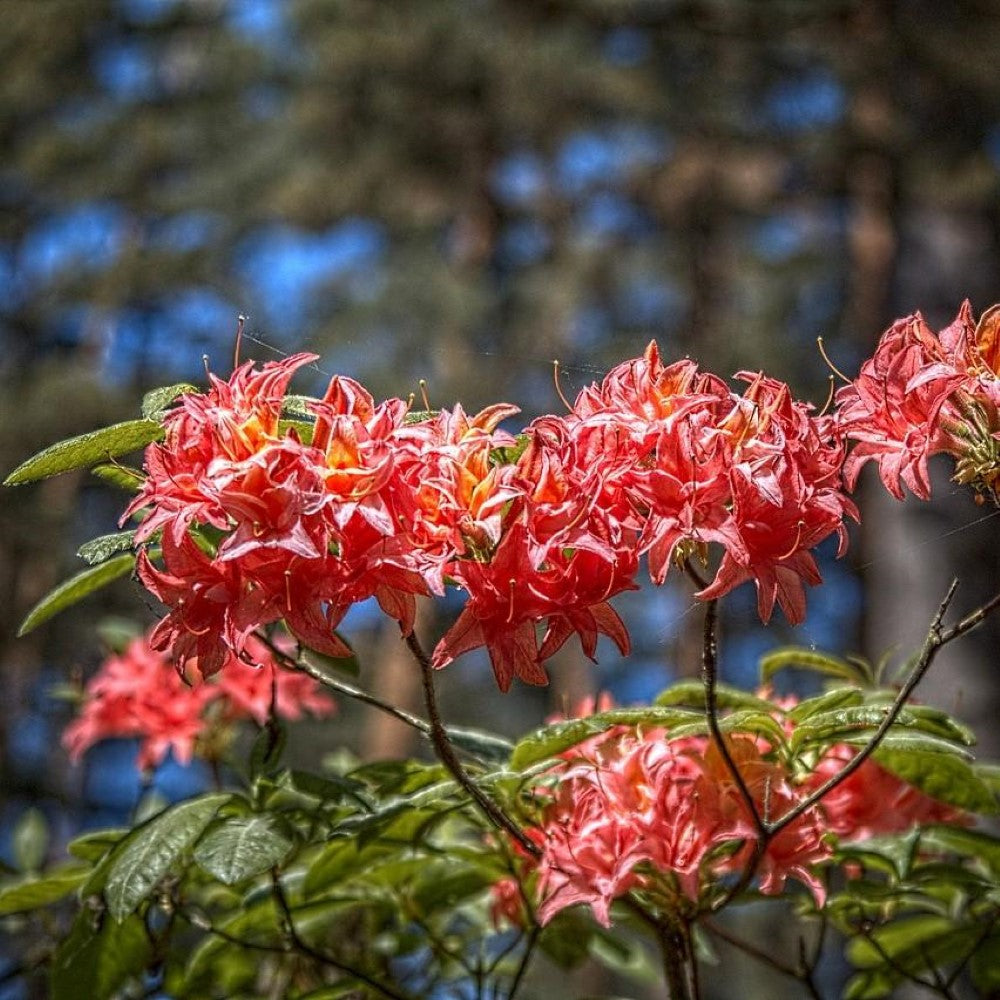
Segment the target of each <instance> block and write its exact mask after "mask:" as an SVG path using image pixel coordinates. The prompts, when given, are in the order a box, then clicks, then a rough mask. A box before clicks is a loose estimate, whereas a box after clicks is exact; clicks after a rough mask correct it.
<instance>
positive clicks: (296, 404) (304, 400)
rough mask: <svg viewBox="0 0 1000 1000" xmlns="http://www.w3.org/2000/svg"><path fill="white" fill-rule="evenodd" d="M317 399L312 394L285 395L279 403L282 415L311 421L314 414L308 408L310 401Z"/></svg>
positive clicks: (314, 416) (313, 401) (314, 417)
mask: <svg viewBox="0 0 1000 1000" xmlns="http://www.w3.org/2000/svg"><path fill="white" fill-rule="evenodd" d="M318 402H319V400H318V399H315V398H314V397H313V396H296V395H295V394H294V393H292V394H290V395H288V396H285V398H284V399H283V400H282V403H281V413H282V416H286V417H290V418H292V419H293V420H305V421H308V422H312V421H314V420H315V419H316V414H315V412H314V411H313V410H310V409H309V404H310V403H318Z"/></svg>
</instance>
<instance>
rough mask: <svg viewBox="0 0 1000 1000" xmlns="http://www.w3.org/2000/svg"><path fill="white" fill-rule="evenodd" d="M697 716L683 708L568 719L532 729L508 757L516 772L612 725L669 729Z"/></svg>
mask: <svg viewBox="0 0 1000 1000" xmlns="http://www.w3.org/2000/svg"><path fill="white" fill-rule="evenodd" d="M699 715H700V713H698V712H696V711H694V710H692V709H686V708H615V709H612V710H611V711H610V712H601V713H599V714H598V715H590V716H587V717H586V718H584V719H569V720H567V721H566V722H556V723H553V724H552V725H549V726H544V727H543V728H541V729H537V730H535V732H533V733H530V734H529V735H528V736H525V737H524V738H523V739H522V740H520V741H519V742H518V743H517V744H516V745H515V747H514V752H513V753H512V754H511V758H510V766H511V768H512V769H513V770H516V771H519V770H522V769H523V768H525V767H527V766H528V765H530V764H534V763H535V762H536V761H539V760H544V759H545V758H547V757H555V756H557V755H558V754H560V753H562V752H563V751H564V750H568V749H569V748H570V747H573V746H576V744H577V743H582V742H583V741H584V740H585V739H587V738H588V737H590V736H594V735H596V734H597V733H602V732H604V731H605V730H607V729H610V728H612V727H613V726H644V727H646V728H647V729H655V728H660V727H662V728H664V729H672V728H673V727H674V726H679V725H681V724H683V723H686V722H696V721H698V719H699Z"/></svg>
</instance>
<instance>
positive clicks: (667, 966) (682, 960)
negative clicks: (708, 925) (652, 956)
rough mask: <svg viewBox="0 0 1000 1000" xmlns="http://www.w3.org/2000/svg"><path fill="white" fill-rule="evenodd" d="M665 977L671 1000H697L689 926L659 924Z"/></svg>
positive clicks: (666, 922) (670, 923) (668, 922)
mask: <svg viewBox="0 0 1000 1000" xmlns="http://www.w3.org/2000/svg"><path fill="white" fill-rule="evenodd" d="M659 943H660V954H661V956H662V958H663V975H664V978H665V979H666V981H667V993H668V996H669V997H670V1000H697V992H696V989H695V985H694V977H693V972H692V967H693V958H692V954H691V928H690V926H689V925H688V924H686V923H684V924H674V923H673V922H670V921H666V920H665V921H663V922H661V923H660V924H659Z"/></svg>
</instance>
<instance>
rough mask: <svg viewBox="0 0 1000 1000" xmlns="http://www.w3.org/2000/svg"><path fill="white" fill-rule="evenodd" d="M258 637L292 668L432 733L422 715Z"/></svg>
mask: <svg viewBox="0 0 1000 1000" xmlns="http://www.w3.org/2000/svg"><path fill="white" fill-rule="evenodd" d="M257 637H258V638H259V639H261V640H262V641H263V642H264V644H265V645H266V646H267V648H268V649H270V650H271V652H272V653H273V654H274V655H275V656H276V657H278V658H279V659H280V660H281V661H282V662H283V663H284V664H285V666H287V667H289V668H290V669H292V670H300V671H302V673H304V674H308V675H309V676H310V677H312V679H313V680H315V681H319V683H320V684H322V685H323V686H324V687H328V688H330V690H331V691H336V692H338V693H339V694H342V695H346V696H347V697H348V698H353V699H354V700H355V701H360V702H362V703H363V704H365V705H370V706H371V707H372V708H377V709H378V710H379V711H380V712H385V713H386V714H387V715H391V716H392V717H393V718H394V719H398V720H399V721H400V722H403V723H405V724H406V725H408V726H411V727H412V728H413V729H416V730H417V731H418V732H420V733H422V734H423V735H424V736H430V735H431V726H430V723H429V722H427V721H426V720H424V719H421V718H420V716H418V715H413V714H412V713H411V712H407V711H404V710H403V709H402V708H396V706H395V705H390V704H389V703H388V702H387V701H382V700H381V699H380V698H377V697H376V696H375V695H373V694H371V693H369V692H368V691H365V690H363V689H362V688H358V687H355V686H354V685H353V684H348V683H347V682H346V681H341V680H337V679H336V678H335V677H331V676H330V675H329V674H328V673H326V672H325V671H322V670H320V669H319V668H318V667H314V666H313V665H312V664H311V663H309V662H308V661H307V660H305V659H296V658H295V657H294V656H289V654H288V653H286V652H285V651H284V650H282V649H280V648H279V647H278V646H276V645H275V644H274V643H273V642H272V641H271V640H270V639H269V638H268V637H267V636H265V635H261V634H260V633H257Z"/></svg>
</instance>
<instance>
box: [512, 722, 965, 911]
mask: <svg viewBox="0 0 1000 1000" xmlns="http://www.w3.org/2000/svg"><path fill="white" fill-rule="evenodd" d="M727 746H728V749H729V752H730V755H731V757H732V758H733V760H734V762H735V764H736V766H737V768H738V769H739V771H740V774H741V776H742V777H743V780H744V782H745V784H746V786H747V788H748V790H749V792H750V794H751V796H752V798H753V800H754V804H755V806H756V809H757V811H758V814H759V815H762V816H769V817H771V818H772V819H775V818H778V817H780V816H782V815H784V814H785V813H787V812H788V811H789V810H791V809H792V808H794V807H795V806H796V805H797V804H798V803H799V802H801V801H802V800H803V799H804V798H805V796H807V795H808V794H809V793H810V792H812V791H813V790H814V789H815V788H818V787H819V785H820V784H822V782H823V781H825V780H826V779H827V778H828V777H830V775H831V774H833V773H835V772H837V771H839V770H840V769H841V768H842V767H843V766H844V764H845V763H846V761H847V760H849V759H850V758H851V756H852V755H853V753H854V751H853V750H852V749H851V748H849V747H845V746H837V747H833V748H831V749H830V750H829V751H827V753H826V754H825V755H824V756H823V758H822V759H821V761H820V762H819V764H818V766H817V767H816V769H815V770H814V771H813V772H812V773H811V774H809V775H808V776H806V777H805V778H802V777H799V776H796V775H793V774H792V773H790V772H789V771H788V769H787V768H786V767H785V766H784V765H783V764H782V762H781V761H780V760H778V759H777V757H776V755H775V754H773V753H772V752H770V751H769V748H768V747H767V745H766V744H764V743H762V741H760V740H755V739H753V738H751V737H748V736H733V737H727ZM563 756H564V758H565V762H564V763H562V764H560V765H559V766H557V767H556V768H555V769H554V770H553V771H552V772H551V774H550V775H549V777H551V778H552V779H554V780H553V781H552V782H551V783H550V784H548V785H546V786H544V787H543V788H541V789H539V794H540V795H541V796H542V797H543V799H544V800H547V804H546V805H545V806H544V808H543V813H542V818H541V822H540V823H539V824H538V826H535V827H532V828H529V829H528V830H527V835H528V836H529V837H530V838H531V839H532V840H533V841H534V842H535V843H536V844H537V845H538V846H539V848H540V849H541V855H540V857H539V858H537V859H534V858H529V857H527V856H526V855H525V854H523V853H522V855H521V860H520V864H521V865H522V877H523V876H524V875H529V874H531V875H533V876H534V879H535V883H534V884H535V889H534V892H535V894H536V896H537V899H538V900H539V906H538V911H537V917H538V920H539V922H540V923H542V924H544V923H546V922H548V921H549V920H550V919H551V918H552V917H553V916H554V915H555V914H556V913H558V912H559V911H560V910H563V909H565V908H566V907H567V906H572V905H573V904H575V903H583V904H586V905H587V906H589V907H590V909H591V911H592V912H593V914H594V917H595V918H596V919H597V920H598V921H599V922H600V923H601V924H603V925H604V926H609V925H610V915H609V909H610V906H611V903H612V902H613V901H614V900H615V899H617V898H619V897H621V896H623V895H624V894H626V893H627V892H629V891H630V890H632V889H635V888H646V889H655V888H656V887H657V886H659V887H660V888H661V889H663V888H664V885H663V878H664V876H668V877H670V878H672V879H673V880H674V885H675V886H676V888H677V890H679V891H680V892H682V893H683V894H684V895H685V896H687V897H688V898H689V899H690V900H692V901H697V899H698V897H699V893H700V891H701V887H702V885H703V884H704V882H705V881H706V880H709V879H710V880H712V881H717V879H718V877H719V876H720V875H724V874H725V873H736V872H739V871H741V870H742V869H743V868H744V866H745V865H746V864H747V863H748V861H749V859H750V857H751V852H752V842H753V840H754V838H755V837H756V836H757V830H756V827H755V825H754V822H753V819H752V817H751V816H750V814H749V812H748V810H747V807H746V805H745V803H744V801H743V798H742V796H741V793H740V791H739V789H738V787H737V786H736V784H735V782H734V781H733V778H732V776H731V774H730V772H729V770H728V768H727V766H726V764H725V761H724V760H723V758H722V755H721V753H720V752H719V750H718V748H717V747H716V746H715V745H714V744H713V743H712V741H711V740H710V739H709V738H708V737H706V736H695V737H682V738H678V739H675V740H669V739H667V737H666V735H665V734H664V732H663V731H662V730H654V731H645V732H643V731H636V730H633V729H626V728H624V727H617V728H616V729H613V730H611V731H610V732H608V733H607V734H605V735H604V736H602V737H600V738H594V739H592V740H589V741H587V742H586V743H584V744H581V745H580V746H578V747H577V748H576V749H575V750H573V751H570V752H567V753H566V754H564V755H563ZM962 821H963V814H961V813H960V812H959V811H958V810H955V809H953V808H952V807H950V806H946V805H944V804H943V803H940V802H937V801H935V800H934V799H931V798H929V797H928V796H927V795H925V794H924V793H922V792H921V791H919V790H918V789H916V788H914V787H912V786H911V785H908V784H906V783H905V782H903V781H902V780H900V779H899V778H897V777H896V776H895V775H893V774H891V773H890V772H889V771H887V770H885V769H884V768H883V767H881V766H880V765H879V764H877V763H875V762H874V761H872V760H870V759H869V760H866V761H865V762H864V764H862V766H861V767H860V768H859V769H858V770H857V771H856V772H855V773H854V774H853V775H851V776H850V777H849V778H847V779H846V780H845V781H844V782H842V783H841V784H840V785H839V786H837V787H836V788H835V789H834V791H833V792H831V793H830V794H828V795H827V796H825V797H824V798H823V800H822V801H821V802H820V803H819V804H817V805H814V806H812V807H811V808H810V809H808V810H807V811H806V812H804V813H803V814H802V815H801V816H799V817H798V818H797V819H795V820H794V821H793V822H792V823H790V824H789V825H788V826H786V827H785V828H783V829H782V830H781V831H780V832H779V833H778V834H777V835H776V836H774V837H773V838H771V840H770V841H769V842H768V844H767V847H766V849H765V851H764V853H763V855H762V857H761V858H760V859H759V861H758V863H757V868H756V873H757V878H758V882H759V889H760V891H761V892H763V893H766V894H777V893H780V892H782V891H783V890H784V887H785V883H786V881H787V880H788V879H789V878H792V879H795V880H797V881H799V882H801V883H803V884H804V885H806V886H807V887H808V888H809V890H810V891H811V892H812V894H813V896H814V897H815V899H816V901H817V903H818V904H819V905H822V903H823V900H824V898H825V886H824V883H823V880H822V879H821V877H820V873H819V868H820V866H822V865H823V864H824V863H825V862H828V861H829V859H830V858H831V856H832V843H831V836H830V835H831V834H833V835H835V836H836V837H838V838H839V839H841V840H843V841H853V840H861V839H864V838H867V837H871V836H875V835H877V834H885V833H897V832H902V831H905V830H907V829H910V828H911V827H912V826H914V825H916V824H920V823H931V822H948V823H955V822H962ZM740 841H743V844H742V846H739V842H740ZM724 845H733V846H736V848H737V849H736V850H731V849H722V848H724ZM516 887H517V882H516V880H514V879H512V878H508V879H504V880H502V881H501V882H499V883H498V884H497V885H496V886H495V888H494V917H495V919H499V918H500V917H505V918H506V919H508V920H511V921H512V922H515V923H519V922H522V921H523V916H522V903H521V900H520V898H519V896H518V893H517V892H516V891H515V889H516Z"/></svg>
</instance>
